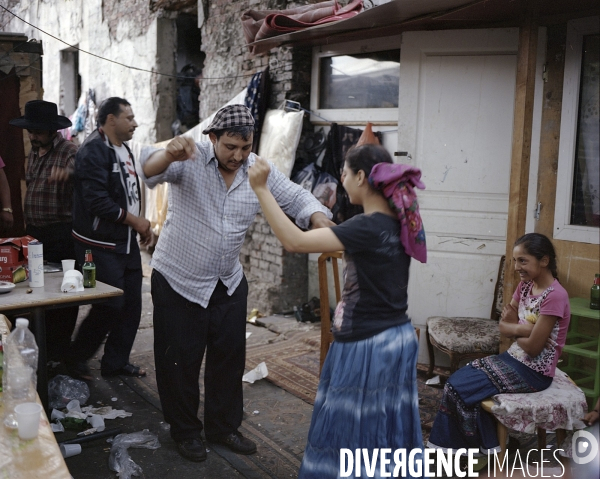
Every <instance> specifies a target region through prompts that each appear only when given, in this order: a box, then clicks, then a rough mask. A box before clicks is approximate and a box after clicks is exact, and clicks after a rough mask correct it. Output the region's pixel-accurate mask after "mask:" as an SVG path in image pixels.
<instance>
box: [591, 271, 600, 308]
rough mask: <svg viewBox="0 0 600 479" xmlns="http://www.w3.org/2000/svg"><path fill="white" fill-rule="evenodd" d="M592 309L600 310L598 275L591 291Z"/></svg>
mask: <svg viewBox="0 0 600 479" xmlns="http://www.w3.org/2000/svg"><path fill="white" fill-rule="evenodd" d="M590 309H600V274H596V277H595V278H594V284H593V285H592V290H591V291H590Z"/></svg>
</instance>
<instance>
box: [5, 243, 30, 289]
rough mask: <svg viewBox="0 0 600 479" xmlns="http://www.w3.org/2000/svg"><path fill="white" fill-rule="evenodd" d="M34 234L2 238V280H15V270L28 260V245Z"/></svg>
mask: <svg viewBox="0 0 600 479" xmlns="http://www.w3.org/2000/svg"><path fill="white" fill-rule="evenodd" d="M34 240H35V238H33V237H32V236H21V237H19V238H0V281H10V282H11V283H12V282H13V271H15V270H16V269H17V268H19V267H20V266H22V265H24V264H25V263H26V262H27V245H28V244H29V242H30V241H34Z"/></svg>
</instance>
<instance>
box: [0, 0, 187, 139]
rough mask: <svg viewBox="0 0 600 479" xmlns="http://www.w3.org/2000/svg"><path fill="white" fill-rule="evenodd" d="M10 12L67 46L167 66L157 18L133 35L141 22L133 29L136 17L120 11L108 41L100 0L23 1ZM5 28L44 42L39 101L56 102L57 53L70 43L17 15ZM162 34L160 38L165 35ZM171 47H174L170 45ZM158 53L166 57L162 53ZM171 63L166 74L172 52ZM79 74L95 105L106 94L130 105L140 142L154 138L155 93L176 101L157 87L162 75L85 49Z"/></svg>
mask: <svg viewBox="0 0 600 479" xmlns="http://www.w3.org/2000/svg"><path fill="white" fill-rule="evenodd" d="M12 11H13V12H14V13H15V14H16V15H18V16H19V17H21V18H23V19H24V20H26V21H27V22H29V23H31V24H33V25H35V26H37V27H39V28H40V29H42V30H44V31H45V32H48V33H50V34H52V35H53V36H55V37H58V38H60V39H61V40H64V41H65V42H67V43H69V44H71V45H74V46H78V47H79V48H80V49H81V50H85V51H88V52H91V53H94V54H96V55H99V56H101V57H104V58H108V59H111V60H114V61H116V62H120V63H123V64H125V65H130V66H135V67H138V68H142V69H147V70H152V69H156V65H157V64H160V65H161V68H166V69H167V70H169V65H165V59H164V58H162V59H159V58H158V48H159V47H158V45H159V44H161V45H160V48H162V49H163V52H164V49H165V45H164V38H160V39H159V38H157V24H158V22H159V21H160V19H157V18H154V19H152V20H151V23H150V25H149V27H148V28H147V30H146V31H145V32H143V33H142V34H140V35H138V36H133V35H132V32H134V31H137V32H139V31H140V29H139V25H138V28H137V29H134V28H132V25H133V24H132V22H133V21H135V19H133V18H131V17H129V16H128V15H122V16H121V18H119V21H118V26H117V30H116V35H115V36H116V41H114V40H112V39H111V35H110V32H109V26H108V22H107V21H106V20H105V19H103V14H102V2H101V1H100V0H62V1H61V0H45V1H41V0H24V1H22V2H20V4H19V5H17V6H15V7H13V8H12ZM147 15H148V17H150V16H152V15H153V14H152V13H150V12H149V11H148V12H147ZM173 23H174V22H173ZM173 28H175V27H174V26H173ZM4 31H7V32H20V33H23V34H25V35H27V37H28V38H30V39H32V38H35V39H38V40H41V41H42V45H43V49H44V55H43V57H42V60H43V87H44V90H43V92H44V96H43V99H44V100H47V101H51V102H54V103H56V104H59V101H60V51H61V50H63V49H66V48H68V45H66V44H65V43H62V42H60V41H58V40H56V39H54V38H52V37H50V36H48V35H46V34H44V33H42V32H40V31H39V30H38V29H35V28H33V27H31V26H29V25H27V24H25V23H24V22H22V21H21V20H18V19H16V18H14V19H13V20H12V21H11V22H10V23H9V24H7V25H6V26H5V27H4ZM161 36H162V37H164V36H165V35H164V33H163V35H161ZM168 37H169V38H168V39H167V41H169V42H173V41H174V40H173V38H174V35H170V36H168ZM172 50H173V52H174V51H175V45H174V44H173V45H172ZM162 55H163V56H164V53H163V54H162ZM171 63H172V64H173V67H172V69H170V71H166V73H170V74H172V73H174V63H175V55H174V54H172V55H171ZM79 74H80V75H81V78H82V84H81V91H82V92H86V91H87V90H88V89H89V88H93V89H94V90H95V92H96V100H97V102H98V103H99V102H100V101H101V100H103V99H105V98H108V97H110V96H119V97H123V98H126V99H127V100H128V101H129V102H130V103H131V104H132V109H133V112H134V114H135V116H136V121H137V122H138V124H139V127H138V129H137V130H136V133H135V136H134V139H135V140H137V141H140V142H143V143H153V142H155V141H157V127H156V123H157V115H158V109H159V101H158V100H157V97H158V96H159V95H161V94H166V95H172V96H173V99H174V95H175V94H174V93H172V92H170V91H169V90H168V89H169V87H168V86H167V87H166V88H167V89H166V90H165V86H164V82H163V86H159V80H160V78H158V76H157V75H156V74H152V73H147V72H142V71H136V70H132V69H129V68H127V67H124V66H121V65H117V64H115V63H110V62H108V61H106V60H102V59H100V58H97V57H94V56H92V55H88V54H86V53H83V52H79ZM175 83H176V82H175V81H172V82H170V85H172V86H173V87H174V86H175ZM163 116H164V112H163ZM163 121H167V120H163ZM158 139H160V138H158Z"/></svg>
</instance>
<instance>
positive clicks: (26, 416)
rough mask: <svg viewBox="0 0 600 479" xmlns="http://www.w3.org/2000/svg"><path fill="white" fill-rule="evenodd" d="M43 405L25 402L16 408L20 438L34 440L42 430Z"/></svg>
mask: <svg viewBox="0 0 600 479" xmlns="http://www.w3.org/2000/svg"><path fill="white" fill-rule="evenodd" d="M41 414H42V405H41V404H38V403H36V402H24V403H21V404H17V405H16V406H15V417H16V419H17V424H18V425H19V426H18V429H19V437H20V438H21V439H23V440H29V439H34V438H36V437H37V435H38V431H39V428H40V415H41Z"/></svg>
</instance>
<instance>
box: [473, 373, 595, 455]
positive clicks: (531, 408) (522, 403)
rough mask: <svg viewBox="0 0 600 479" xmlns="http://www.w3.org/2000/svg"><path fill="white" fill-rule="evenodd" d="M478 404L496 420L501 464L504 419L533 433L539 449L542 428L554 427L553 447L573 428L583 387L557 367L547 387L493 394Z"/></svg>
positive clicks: (542, 446) (581, 406) (582, 401)
mask: <svg viewBox="0 0 600 479" xmlns="http://www.w3.org/2000/svg"><path fill="white" fill-rule="evenodd" d="M481 408H482V409H483V410H484V411H487V412H489V413H490V414H491V415H492V416H494V419H495V420H496V425H497V434H498V443H499V444H500V457H499V460H500V463H501V464H502V463H503V462H504V456H505V455H506V442H507V439H508V427H507V426H506V425H505V423H506V424H509V425H511V426H512V425H514V428H515V429H516V430H518V431H519V432H525V433H526V432H529V431H531V432H535V433H537V440H538V448H539V449H545V448H546V430H553V431H556V442H557V446H556V447H557V448H559V447H560V445H561V444H562V442H563V441H564V440H565V438H566V435H567V430H572V429H573V422H575V421H574V420H579V419H581V418H582V417H583V415H584V413H585V411H586V409H587V404H586V401H585V395H584V394H583V391H582V390H581V389H579V388H578V387H577V385H576V384H575V383H574V382H573V380H572V379H571V378H570V377H569V376H567V375H566V374H565V373H563V372H562V371H561V370H560V369H558V368H557V369H556V375H555V377H554V381H552V384H551V385H550V387H549V388H548V389H545V390H544V391H540V392H537V393H528V394H497V395H495V396H494V397H491V398H488V399H486V400H484V401H482V402H481ZM507 411H511V412H510V413H508V412H507Z"/></svg>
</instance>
